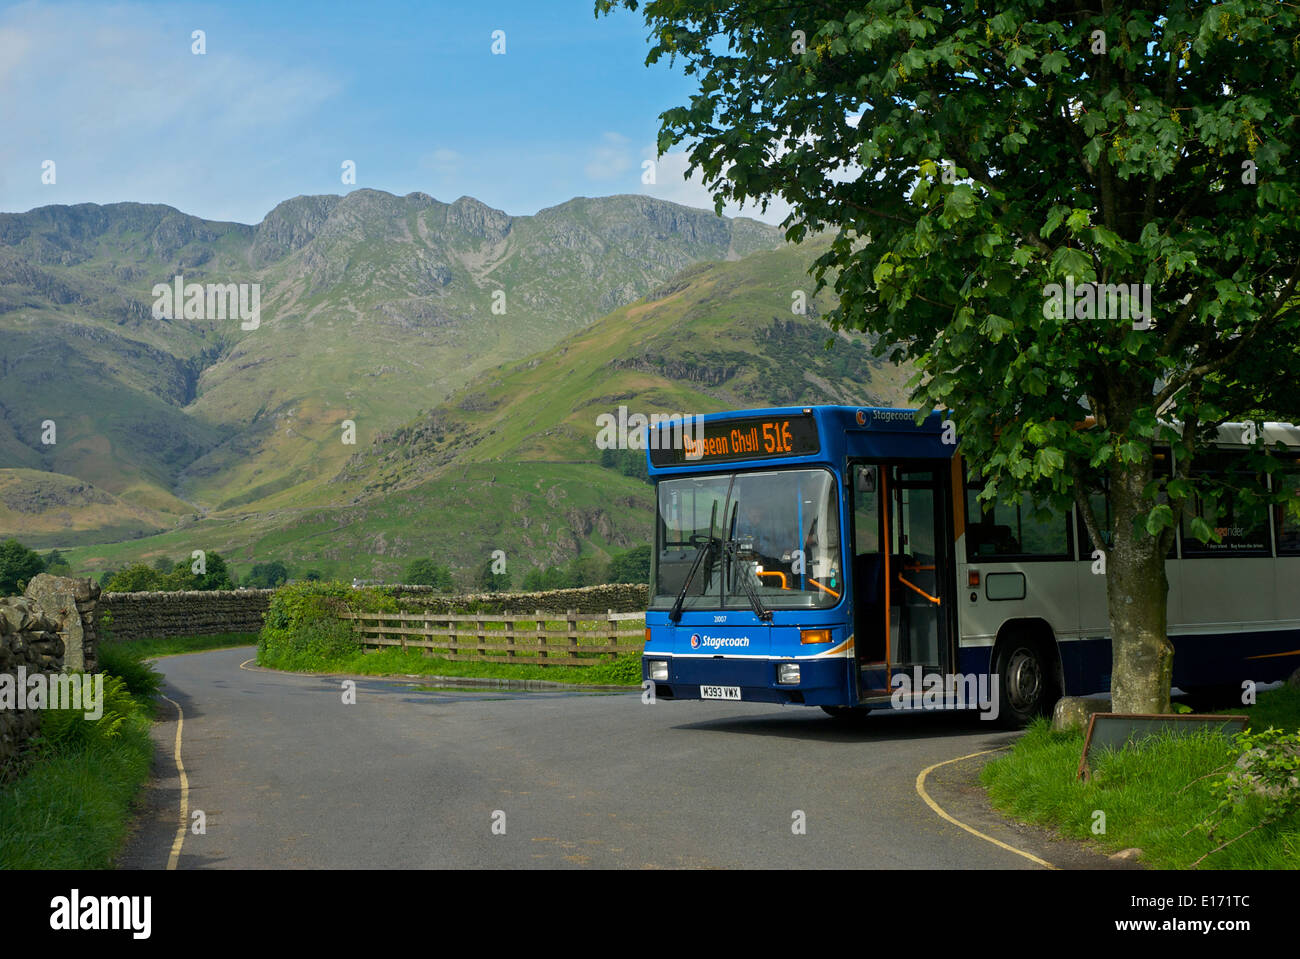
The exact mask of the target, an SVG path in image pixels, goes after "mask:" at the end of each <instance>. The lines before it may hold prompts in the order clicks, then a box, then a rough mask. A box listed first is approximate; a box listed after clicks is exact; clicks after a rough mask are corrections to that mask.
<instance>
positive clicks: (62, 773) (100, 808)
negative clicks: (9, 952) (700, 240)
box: [0, 652, 160, 869]
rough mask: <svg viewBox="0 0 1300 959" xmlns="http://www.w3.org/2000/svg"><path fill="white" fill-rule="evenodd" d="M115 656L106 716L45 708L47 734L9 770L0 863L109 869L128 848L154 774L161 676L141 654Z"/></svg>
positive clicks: (2, 800)
mask: <svg viewBox="0 0 1300 959" xmlns="http://www.w3.org/2000/svg"><path fill="white" fill-rule="evenodd" d="M108 660H109V661H108V662H106V663H105V667H106V669H105V675H104V698H103V710H102V712H103V714H102V716H101V717H100V718H99V719H95V720H89V719H86V718H84V713H83V712H82V711H80V710H52V709H51V710H45V711H44V712H43V713H42V716H41V730H40V735H38V736H36V737H34V738H33V739H32V740H30V741H29V742H28V743H27V746H26V748H25V749H24V751H23V753H22V755H21V756H20V757H19V761H18V765H17V767H16V768H14V769H11V770H8V773H9V775H8V777H7V778H6V779H5V780H4V783H3V785H2V786H0V869H107V868H110V867H111V866H112V863H113V859H114V857H115V856H116V855H117V854H118V852H119V851H120V849H121V847H122V843H123V842H124V841H125V839H126V835H127V832H128V829H129V825H130V822H131V818H132V805H133V803H134V802H135V800H136V797H138V796H139V795H140V792H141V790H142V789H143V788H144V785H145V783H146V781H147V780H148V778H149V767H150V762H151V760H152V758H153V741H152V740H151V739H150V737H149V727H150V725H151V722H152V715H153V698H152V696H153V694H154V693H155V692H156V690H157V688H158V684H159V682H160V677H158V675H157V673H155V672H154V671H153V670H152V669H150V668H149V667H148V665H147V664H145V663H143V662H141V661H140V660H139V658H138V657H132V656H128V655H124V654H122V653H120V652H116V653H110V654H109V657H108ZM110 665H111V666H112V667H113V668H114V669H115V670H116V672H109V670H108V667H109V666H110ZM121 674H124V675H121Z"/></svg>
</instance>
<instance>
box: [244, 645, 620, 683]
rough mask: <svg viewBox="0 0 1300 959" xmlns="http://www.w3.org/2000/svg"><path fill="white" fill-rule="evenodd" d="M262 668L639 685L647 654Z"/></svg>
mask: <svg viewBox="0 0 1300 959" xmlns="http://www.w3.org/2000/svg"><path fill="white" fill-rule="evenodd" d="M258 665H259V666H266V667H268V668H270V669H283V670H288V671H290V672H301V673H352V674H354V675H357V676H393V675H406V676H467V677H476V678H480V679H545V680H550V681H551V682H556V683H575V684H592V685H601V686H639V685H640V684H641V655H640V654H639V653H635V654H629V655H626V656H620V657H619V658H618V659H615V660H604V661H602V662H598V663H593V664H592V665H590V666H534V665H531V664H518V665H516V664H514V663H475V662H466V661H464V660H453V659H439V658H437V657H435V656H425V655H423V654H422V653H420V652H419V651H418V650H413V649H408V650H401V649H393V648H390V649H381V650H376V651H375V652H370V653H364V652H339V653H334V654H333V655H321V654H318V653H314V652H297V653H292V652H284V653H280V654H278V655H276V654H274V653H262V652H260V651H259V656H258Z"/></svg>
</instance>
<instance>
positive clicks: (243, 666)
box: [239, 656, 257, 672]
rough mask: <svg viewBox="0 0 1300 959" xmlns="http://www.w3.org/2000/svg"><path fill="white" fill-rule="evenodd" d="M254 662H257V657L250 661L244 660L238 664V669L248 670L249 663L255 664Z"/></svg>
mask: <svg viewBox="0 0 1300 959" xmlns="http://www.w3.org/2000/svg"><path fill="white" fill-rule="evenodd" d="M256 661H257V657H256V656H254V657H253V658H252V659H246V660H244V661H243V662H242V663H240V664H239V668H240V669H248V664H249V663H252V662H256ZM249 672H252V670H249Z"/></svg>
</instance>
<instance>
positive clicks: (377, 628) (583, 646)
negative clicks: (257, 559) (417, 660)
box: [344, 609, 645, 666]
mask: <svg viewBox="0 0 1300 959" xmlns="http://www.w3.org/2000/svg"><path fill="white" fill-rule="evenodd" d="M344 618H346V619H350V620H352V621H353V622H354V623H356V629H357V632H358V634H359V635H360V637H361V643H362V645H363V646H366V647H370V648H384V647H388V646H398V647H401V648H402V649H419V650H422V651H423V652H424V654H425V655H426V656H437V657H438V658H440V659H461V660H469V661H473V662H479V663H529V664H532V665H534V666H590V665H592V664H594V663H596V662H599V661H600V660H601V659H603V658H605V657H607V656H617V655H618V654H619V653H639V652H640V651H641V649H642V647H643V645H644V641H645V627H644V626H637V627H636V628H627V627H626V626H624V625H623V624H625V623H629V622H632V621H636V622H638V623H639V622H641V621H642V620H644V619H645V614H644V613H616V612H614V611H613V610H612V609H611V610H609V611H608V612H607V613H604V614H601V615H596V614H592V613H579V612H578V611H577V610H576V609H571V610H568V611H567V612H565V613H559V612H546V611H544V610H540V609H539V610H537V611H536V612H534V613H435V612H418V613H351V614H344Z"/></svg>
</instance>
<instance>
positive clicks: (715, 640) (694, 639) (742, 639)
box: [691, 633, 749, 649]
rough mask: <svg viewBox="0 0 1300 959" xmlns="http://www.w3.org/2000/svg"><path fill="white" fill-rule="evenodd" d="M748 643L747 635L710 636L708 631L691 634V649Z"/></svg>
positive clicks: (745, 644)
mask: <svg viewBox="0 0 1300 959" xmlns="http://www.w3.org/2000/svg"><path fill="white" fill-rule="evenodd" d="M748 645H749V637H748V636H710V635H709V634H708V633H705V634H704V635H703V636H701V635H700V634H699V633H692V634H691V649H699V648H700V647H701V646H703V647H705V648H706V649H717V648H718V647H719V646H748Z"/></svg>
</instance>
